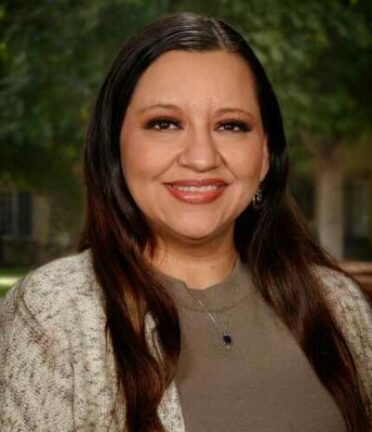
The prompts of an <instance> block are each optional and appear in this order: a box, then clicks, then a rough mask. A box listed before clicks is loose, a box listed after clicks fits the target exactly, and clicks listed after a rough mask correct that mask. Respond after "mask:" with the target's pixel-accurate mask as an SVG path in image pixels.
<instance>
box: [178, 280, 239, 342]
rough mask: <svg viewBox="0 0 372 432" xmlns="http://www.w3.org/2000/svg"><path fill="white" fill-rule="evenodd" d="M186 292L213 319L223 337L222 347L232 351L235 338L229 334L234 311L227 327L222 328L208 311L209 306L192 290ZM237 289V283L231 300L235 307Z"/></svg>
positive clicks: (227, 322)
mask: <svg viewBox="0 0 372 432" xmlns="http://www.w3.org/2000/svg"><path fill="white" fill-rule="evenodd" d="M185 289H186V291H187V292H188V293H189V294H190V296H191V297H192V298H193V299H194V300H196V301H197V302H198V303H199V304H200V305H201V306H202V308H203V309H204V310H205V311H206V312H207V314H208V316H209V318H210V319H211V321H212V322H213V324H214V325H215V326H216V327H217V329H218V330H219V333H220V334H221V335H222V345H223V346H224V347H225V348H226V349H228V350H229V349H230V348H231V347H232V345H233V338H232V336H231V334H230V333H229V332H228V327H229V324H230V321H231V318H232V315H233V312H234V309H232V310H231V312H230V315H229V318H228V320H227V321H226V323H225V325H224V326H223V327H221V326H220V325H219V324H218V322H217V321H216V319H215V318H214V316H213V315H212V314H211V313H210V311H209V310H208V308H207V306H206V305H205V304H204V302H203V301H202V300H201V299H200V298H199V297H198V296H197V295H195V294H193V293H192V292H191V290H190V289H188V288H186V287H185ZM235 289H236V283H235V284H234V289H233V293H232V299H231V305H230V306H232V305H233V302H234V296H235Z"/></svg>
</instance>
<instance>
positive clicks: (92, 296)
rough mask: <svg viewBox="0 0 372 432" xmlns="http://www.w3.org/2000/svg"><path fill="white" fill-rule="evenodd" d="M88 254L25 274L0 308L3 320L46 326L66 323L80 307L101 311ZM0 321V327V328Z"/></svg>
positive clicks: (100, 294)
mask: <svg viewBox="0 0 372 432" xmlns="http://www.w3.org/2000/svg"><path fill="white" fill-rule="evenodd" d="M102 301H103V300H102V292H101V290H100V287H99V285H98V283H97V281H96V278H95V275H94V271H93V265H92V259H91V252H90V250H89V249H88V250H85V251H84V252H81V253H79V254H75V255H70V256H67V257H63V258H59V259H56V260H53V261H51V262H49V263H47V264H45V265H43V266H41V267H39V268H37V269H36V270H34V271H32V272H30V273H29V274H27V275H26V276H25V277H24V278H22V279H21V280H20V281H19V282H18V283H16V285H15V286H14V287H13V288H11V289H10V291H9V292H8V293H7V295H6V296H5V298H4V299H3V301H2V302H1V304H0V317H1V319H2V320H4V319H5V318H6V317H7V316H8V318H11V315H14V314H23V315H27V316H28V317H29V318H30V319H33V320H37V321H38V322H39V323H44V324H48V325H53V324H58V321H59V322H66V324H67V323H68V320H69V319H71V318H73V315H76V314H77V311H78V310H79V309H81V308H82V307H83V308H84V307H88V305H89V304H90V305H94V307H96V308H102ZM1 319H0V325H1Z"/></svg>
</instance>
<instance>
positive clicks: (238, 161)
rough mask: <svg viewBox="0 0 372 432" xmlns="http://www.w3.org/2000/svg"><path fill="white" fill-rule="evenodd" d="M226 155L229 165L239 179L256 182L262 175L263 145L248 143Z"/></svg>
mask: <svg viewBox="0 0 372 432" xmlns="http://www.w3.org/2000/svg"><path fill="white" fill-rule="evenodd" d="M236 150H237V151H235V152H229V154H228V155H226V160H228V165H229V167H230V170H231V171H232V173H233V175H234V176H235V178H236V179H237V180H241V181H243V182H255V181H256V180H257V178H259V177H260V174H261V169H262V166H263V164H264V151H263V147H262V146H261V145H247V146H244V147H242V148H241V149H236Z"/></svg>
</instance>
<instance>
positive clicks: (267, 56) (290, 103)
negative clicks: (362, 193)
mask: <svg viewBox="0 0 372 432" xmlns="http://www.w3.org/2000/svg"><path fill="white" fill-rule="evenodd" d="M183 10H190V11H194V12H200V13H206V14H209V15H214V16H217V17H220V18H223V19H225V20H227V21H228V22H231V24H233V25H234V26H235V27H237V28H238V29H239V30H240V31H241V32H242V33H243V34H245V35H246V36H247V38H248V40H249V41H250V42H251V44H252V46H253V47H254V49H255V51H256V52H257V54H258V56H259V58H260V59H261V61H262V63H263V64H264V66H265V67H266V69H267V71H268V74H269V76H270V78H271V80H272V81H273V84H274V87H275V89H276V92H277V94H278V96H279V99H280V102H281V105H282V107H283V113H284V120H285V124H286V130H287V134H288V137H289V140H290V142H291V144H292V145H291V153H292V156H293V157H294V159H295V161H296V169H297V170H309V169H313V172H314V176H315V179H316V183H317V191H318V193H317V205H316V207H317V211H316V213H317V215H318V216H317V219H318V227H319V234H320V238H321V241H322V242H323V244H324V245H325V246H326V247H328V248H329V249H330V250H331V251H332V252H334V253H335V254H336V255H338V256H340V255H341V254H342V218H340V215H342V214H343V211H342V193H341V192H342V188H341V185H342V176H343V171H344V169H343V167H344V166H348V165H350V166H352V165H353V162H352V159H353V158H354V157H356V155H357V154H358V153H359V152H358V151H356V149H357V148H361V145H363V146H364V147H363V148H366V149H367V151H368V150H369V151H371V150H370V147H371V146H366V145H365V142H370V138H369V137H370V136H371V125H370V120H369V119H370V118H371V104H370V103H369V100H368V99H369V95H370V94H371V87H372V79H371V73H370V71H371V70H372V32H371V24H370V23H371V22H372V2H370V1H369V0H339V1H336V2H335V1H334V0H322V1H320V0H308V1H306V2H298V1H297V0H261V1H259V2H258V1H256V0H233V1H231V0H214V1H213V2H211V1H210V0H197V1H196V0H158V1H146V0H82V1H81V2H74V1H72V0H58V1H56V0H55V1H53V0H39V1H38V2H36V5H35V2H33V3H30V2H27V1H26V0H7V1H3V2H2V5H1V6H0V22H1V23H2V27H1V28H2V29H1V31H0V79H1V81H0V92H1V102H0V103H1V104H2V105H1V111H0V151H1V159H0V173H1V174H0V182H1V183H3V184H4V183H5V182H6V181H13V182H14V181H16V182H17V184H18V185H22V184H27V185H29V186H33V187H35V188H39V189H48V188H57V189H59V190H61V191H65V192H63V193H65V195H66V197H71V196H73V195H74V194H75V195H77V194H78V193H79V191H80V188H79V187H78V180H77V179H78V176H79V170H80V164H79V161H80V149H81V147H82V141H83V131H84V127H85V123H86V120H87V116H88V113H89V109H90V106H91V103H92V99H93V95H94V94H95V93H96V92H97V89H98V86H99V83H100V81H101V79H102V77H103V76H104V72H105V70H106V69H107V67H108V65H109V64H110V63H111V60H112V58H113V57H114V55H115V53H116V51H117V50H118V48H119V45H120V44H121V41H122V40H123V38H124V37H125V36H126V35H128V34H129V33H132V32H133V31H134V30H135V29H137V28H139V27H141V26H142V25H143V24H144V23H146V22H148V21H150V20H152V19H154V18H156V17H158V16H159V15H163V14H164V13H171V12H176V11H183ZM350 149H352V151H350ZM354 150H355V151H354ZM309 154H310V155H311V156H312V160H313V161H316V162H315V163H313V164H309V163H308V162H307V161H308V160H309V157H308V155H309ZM345 155H347V159H345ZM366 158H367V155H366ZM314 167H315V168H314ZM330 190H331V191H332V192H331V194H330V192H328V191H330ZM76 199H78V200H79V201H81V197H80V196H79V197H77V198H76Z"/></svg>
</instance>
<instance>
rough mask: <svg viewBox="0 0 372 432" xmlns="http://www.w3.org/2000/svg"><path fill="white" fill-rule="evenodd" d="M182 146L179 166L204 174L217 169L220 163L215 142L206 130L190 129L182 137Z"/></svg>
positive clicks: (204, 128)
mask: <svg viewBox="0 0 372 432" xmlns="http://www.w3.org/2000/svg"><path fill="white" fill-rule="evenodd" d="M184 140H185V141H184V145H183V147H182V152H181V153H180V155H179V163H180V165H181V166H184V167H188V168H191V169H193V170H194V171H199V172H205V171H210V170H212V169H214V168H217V167H218V166H219V164H220V163H221V156H220V154H219V152H218V148H217V146H216V142H215V141H214V140H213V136H212V134H211V132H210V131H209V130H208V129H207V128H206V127H203V128H199V129H198V130H196V129H190V130H189V131H188V133H187V134H186V136H185V137H184Z"/></svg>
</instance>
